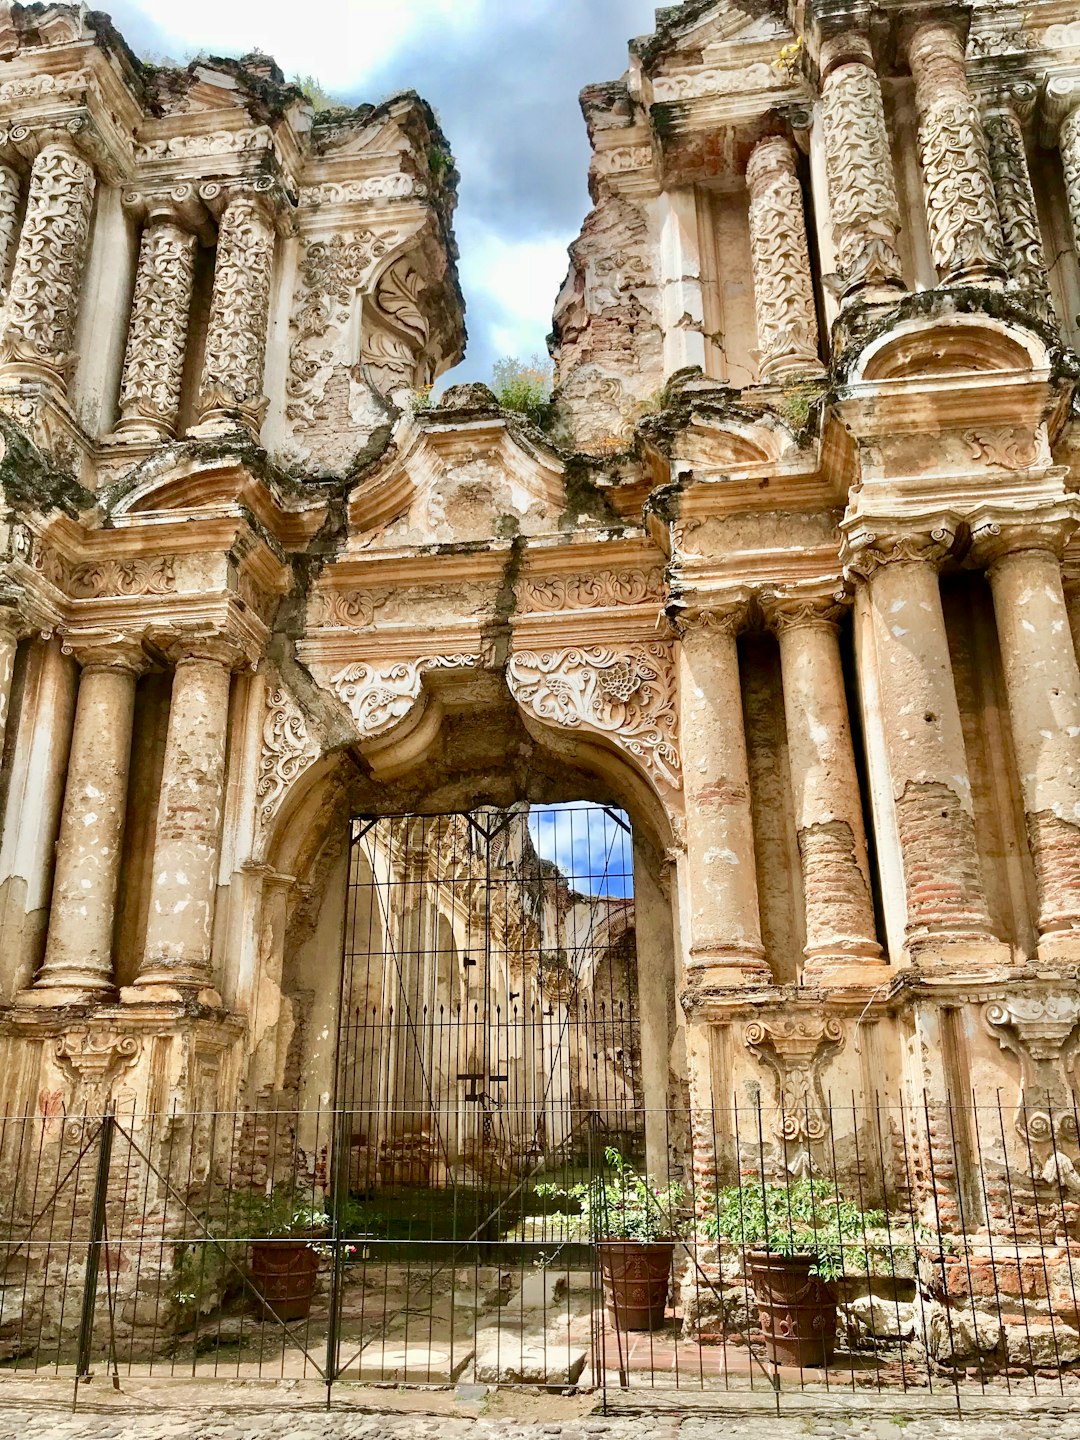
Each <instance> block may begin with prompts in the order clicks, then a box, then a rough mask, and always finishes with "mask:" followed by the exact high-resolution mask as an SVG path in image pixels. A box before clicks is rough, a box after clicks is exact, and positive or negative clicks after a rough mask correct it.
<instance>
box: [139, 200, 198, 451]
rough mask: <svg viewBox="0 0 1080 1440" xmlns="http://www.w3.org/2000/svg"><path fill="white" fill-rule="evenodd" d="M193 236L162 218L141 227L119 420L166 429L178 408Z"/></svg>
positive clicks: (192, 268) (172, 423) (192, 271)
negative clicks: (145, 423) (142, 228)
mask: <svg viewBox="0 0 1080 1440" xmlns="http://www.w3.org/2000/svg"><path fill="white" fill-rule="evenodd" d="M196 244H197V240H196V237H195V236H194V235H193V234H191V233H189V232H188V231H186V230H184V229H182V228H181V226H179V225H175V224H172V223H170V222H167V221H159V222H157V223H152V224H150V225H148V226H147V227H146V229H145V230H144V231H143V236H142V242H141V244H140V247H139V265H138V269H137V271H136V274H135V294H134V298H133V300H132V305H131V324H130V328H129V330H128V341H127V351H126V353H125V355H124V373H123V376H122V378H121V381H120V417H121V424H122V425H124V424H131V423H138V422H140V421H149V422H150V423H151V425H152V426H153V428H155V429H157V430H158V431H159V432H160V433H163V434H171V433H172V431H173V428H174V427H175V424H176V417H177V413H178V411H179V409H180V387H181V383H182V380H183V375H184V356H185V352H186V347H187V332H188V313H189V311H190V309H191V292H192V286H193V284H194V279H195V247H196Z"/></svg>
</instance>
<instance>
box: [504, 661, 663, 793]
mask: <svg viewBox="0 0 1080 1440" xmlns="http://www.w3.org/2000/svg"><path fill="white" fill-rule="evenodd" d="M506 678H507V682H508V684H509V686H510V693H511V694H512V695H513V697H514V699H515V700H516V701H517V702H518V704H520V705H522V706H524V708H525V709H526V710H528V711H529V713H530V714H532V715H534V716H536V718H537V719H538V720H542V721H544V722H545V723H547V724H550V725H557V726H559V727H561V728H563V729H567V730H577V729H581V730H586V731H592V732H593V733H594V734H597V735H604V736H606V737H607V739H609V740H611V741H612V742H613V743H614V744H616V745H617V746H618V747H619V748H620V749H622V750H625V751H627V753H628V754H630V755H632V756H633V757H634V759H635V760H637V761H638V762H639V763H640V764H641V766H642V767H643V768H644V769H645V771H646V773H647V774H648V776H649V778H650V779H651V780H652V781H653V783H654V784H656V785H659V786H660V787H661V788H666V789H669V790H679V789H680V788H681V786H682V764H681V760H680V756H679V739H678V719H677V712H676V705H675V671H674V666H673V663H672V657H671V651H670V648H669V647H668V646H667V645H663V644H649V645H629V646H626V647H620V648H619V649H614V648H610V649H609V648H607V647H605V646H600V645H591V646H574V647H571V648H568V649H562V650H545V651H530V650H521V651H517V652H515V654H513V655H512V656H511V657H510V660H509V663H508V664H507V667H506Z"/></svg>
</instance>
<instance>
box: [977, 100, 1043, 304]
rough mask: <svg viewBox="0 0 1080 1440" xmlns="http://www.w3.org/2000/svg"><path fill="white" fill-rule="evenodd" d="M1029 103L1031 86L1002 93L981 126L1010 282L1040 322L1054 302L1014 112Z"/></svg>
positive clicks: (1022, 142) (1030, 103) (1029, 178)
mask: <svg viewBox="0 0 1080 1440" xmlns="http://www.w3.org/2000/svg"><path fill="white" fill-rule="evenodd" d="M1034 100H1035V87H1034V86H1032V85H1023V86H1017V87H1015V89H1014V90H1013V91H1007V92H1005V93H1004V94H1003V95H1000V96H998V97H996V98H995V100H994V102H993V104H992V105H991V106H990V107H989V108H988V110H987V113H986V115H985V117H984V120H983V126H984V129H985V131H986V140H987V145H988V147H989V158H990V173H991V175H992V176H993V181H994V192H995V194H996V196H997V206H998V214H999V215H1000V216H1001V231H1002V237H1003V239H1004V242H1005V267H1006V269H1007V271H1008V274H1009V280H1010V283H1011V284H1012V285H1013V286H1015V288H1016V289H1018V290H1020V291H1022V292H1025V293H1026V297H1027V300H1028V303H1029V304H1031V305H1032V306H1033V307H1034V309H1035V310H1036V312H1037V313H1038V314H1039V315H1040V316H1041V317H1042V318H1043V319H1044V320H1049V319H1050V318H1051V316H1052V315H1053V304H1052V302H1051V300H1050V290H1049V286H1048V284H1047V278H1046V257H1045V255H1044V254H1043V245H1042V231H1041V229H1040V226H1039V215H1038V211H1037V209H1036V206H1035V191H1034V189H1033V188H1032V184H1031V174H1030V172H1029V170H1028V163H1027V153H1026V150H1025V147H1024V132H1023V129H1022V127H1021V124H1020V117H1019V115H1018V113H1017V109H1018V107H1020V106H1023V107H1025V108H1027V109H1030V108H1031V106H1032V104H1033V103H1034Z"/></svg>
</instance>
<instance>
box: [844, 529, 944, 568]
mask: <svg viewBox="0 0 1080 1440" xmlns="http://www.w3.org/2000/svg"><path fill="white" fill-rule="evenodd" d="M958 528H959V526H958V522H957V521H956V520H955V519H954V518H953V517H952V516H948V515H941V516H934V517H933V518H932V519H929V520H925V521H922V522H913V523H912V525H911V526H910V527H907V526H905V527H900V526H898V525H897V524H896V523H895V522H893V524H892V525H890V526H889V528H888V529H886V528H884V527H882V528H881V529H880V530H879V529H877V528H876V527H875V529H873V530H870V529H868V528H866V526H865V523H864V524H863V525H862V526H861V527H860V528H859V529H854V528H853V529H850V530H848V531H847V533H846V534H845V536H844V540H843V544H842V545H841V547H840V559H841V562H842V563H843V566H844V575H845V577H847V578H853V577H855V578H858V579H861V580H869V579H870V578H871V577H872V576H873V575H874V573H875V572H876V571H878V570H880V569H881V567H882V566H883V565H931V566H933V567H934V569H935V570H936V569H937V568H938V567H939V566H941V565H942V564H943V563H944V561H945V560H946V559H948V557H949V555H950V554H951V553H952V551H953V547H954V546H955V544H956V537H957V530H958Z"/></svg>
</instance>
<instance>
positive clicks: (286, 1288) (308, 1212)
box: [231, 1185, 330, 1321]
mask: <svg viewBox="0 0 1080 1440" xmlns="http://www.w3.org/2000/svg"><path fill="white" fill-rule="evenodd" d="M232 1218H233V1222H234V1223H233V1226H232V1227H231V1228H232V1229H233V1230H234V1233H235V1229H236V1228H237V1226H239V1225H242V1226H243V1228H244V1230H245V1231H246V1233H247V1235H248V1237H249V1238H250V1245H251V1257H250V1260H249V1263H248V1275H249V1278H250V1280H251V1284H252V1286H253V1287H254V1289H255V1291H256V1293H257V1295H258V1299H259V1308H260V1313H261V1316H262V1318H263V1319H264V1320H278V1321H282V1320H303V1319H304V1318H305V1317H306V1316H307V1314H308V1313H309V1311H310V1310H311V1301H312V1297H313V1296H314V1294H315V1281H316V1278H317V1276H318V1273H319V1265H320V1263H321V1261H322V1252H323V1248H324V1247H322V1246H320V1245H319V1243H318V1240H319V1237H320V1236H325V1234H326V1232H327V1230H328V1229H329V1228H330V1217H329V1216H328V1215H327V1214H326V1211H325V1209H324V1208H323V1205H322V1203H321V1201H316V1199H315V1197H314V1196H312V1195H311V1194H310V1193H308V1192H307V1191H303V1190H299V1189H297V1187H296V1186H293V1185H276V1186H274V1187H273V1188H272V1189H271V1190H269V1191H267V1192H266V1193H265V1194H261V1195H252V1196H245V1197H244V1198H243V1199H242V1201H241V1202H240V1203H239V1205H238V1206H237V1208H236V1209H235V1210H234V1213H233V1217H232Z"/></svg>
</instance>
